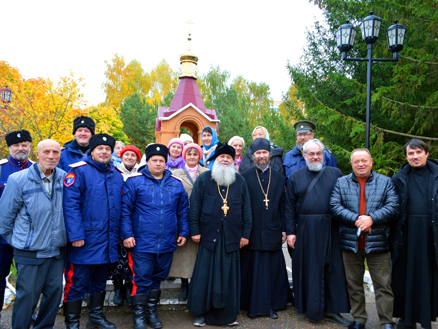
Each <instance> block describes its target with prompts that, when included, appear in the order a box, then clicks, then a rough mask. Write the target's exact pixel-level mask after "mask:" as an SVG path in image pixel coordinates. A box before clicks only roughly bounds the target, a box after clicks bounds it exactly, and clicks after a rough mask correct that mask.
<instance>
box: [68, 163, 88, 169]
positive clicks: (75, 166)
mask: <svg viewBox="0 0 438 329" xmlns="http://www.w3.org/2000/svg"><path fill="white" fill-rule="evenodd" d="M86 164H87V163H86V162H85V161H79V162H76V163H72V164H71V165H69V167H72V168H77V167H82V166H85V165H86Z"/></svg>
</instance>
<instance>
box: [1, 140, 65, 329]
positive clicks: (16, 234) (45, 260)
mask: <svg viewBox="0 0 438 329" xmlns="http://www.w3.org/2000/svg"><path fill="white" fill-rule="evenodd" d="M60 156H61V147H60V146H59V143H58V142H56V141H54V140H50V139H47V140H44V141H41V142H40V143H39V144H38V149H37V152H36V157H37V158H38V162H36V163H34V164H33V165H32V166H31V167H29V168H28V169H25V170H22V171H19V172H17V173H14V174H12V175H10V176H9V178H8V182H7V184H6V188H5V190H4V193H3V195H2V197H1V199H0V209H1V210H2V213H1V215H0V234H1V235H2V236H3V237H4V238H5V240H6V241H7V242H8V243H9V244H10V245H11V246H12V247H13V248H14V257H15V263H16V266H17V274H18V276H17V284H16V288H17V297H16V299H15V303H14V309H13V312H12V328H14V329H15V328H17V329H21V328H29V327H30V325H31V318H32V313H33V312H34V310H35V307H36V305H37V303H38V299H39V297H40V295H41V294H43V297H42V299H41V304H40V309H39V313H38V317H37V319H36V321H35V324H34V326H33V328H52V327H53V326H54V324H55V318H56V313H57V310H58V307H59V302H60V300H61V294H62V273H63V269H64V246H65V245H66V243H67V235H66V231H65V225H64V213H63V207H62V200H63V181H64V177H65V175H66V173H65V171H63V170H62V169H60V168H56V166H57V164H58V162H59V158H60Z"/></svg>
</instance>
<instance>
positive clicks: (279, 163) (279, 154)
mask: <svg viewBox="0 0 438 329" xmlns="http://www.w3.org/2000/svg"><path fill="white" fill-rule="evenodd" d="M257 138H266V139H267V140H269V133H268V130H267V129H266V128H265V127H262V126H257V127H255V128H254V130H253V131H252V140H253V141H254V140H256V139H257ZM269 141H270V140H269ZM270 143H271V151H270V152H269V165H270V166H271V167H272V169H274V170H277V171H279V172H280V173H281V174H282V175H283V176H284V168H283V148H282V147H280V146H277V145H274V143H273V142H272V141H270ZM253 153H254V152H253V151H252V149H251V145H250V146H248V150H247V151H246V154H245V156H244V157H243V160H242V162H241V163H240V167H239V171H240V172H244V171H245V170H248V169H250V168H252V167H254V162H253Z"/></svg>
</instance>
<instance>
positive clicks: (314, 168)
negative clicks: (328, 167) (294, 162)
mask: <svg viewBox="0 0 438 329" xmlns="http://www.w3.org/2000/svg"><path fill="white" fill-rule="evenodd" d="M322 167H323V165H322V163H321V162H318V163H317V164H314V163H312V162H307V168H309V170H310V171H316V172H318V171H321V169H322Z"/></svg>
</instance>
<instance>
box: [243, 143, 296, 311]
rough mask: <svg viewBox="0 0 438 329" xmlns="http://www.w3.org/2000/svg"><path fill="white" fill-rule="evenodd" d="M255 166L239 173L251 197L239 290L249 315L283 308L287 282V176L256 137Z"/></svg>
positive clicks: (268, 149) (253, 147)
mask: <svg viewBox="0 0 438 329" xmlns="http://www.w3.org/2000/svg"><path fill="white" fill-rule="evenodd" d="M251 147H252V150H253V152H254V153H253V161H254V167H252V168H251V169H248V170H246V171H245V172H243V173H242V174H241V175H242V176H243V178H245V180H246V183H247V184H248V190H249V194H250V197H251V210H252V229H251V237H250V238H249V244H248V246H246V247H245V248H242V250H241V251H240V266H241V267H240V268H241V277H242V290H241V295H240V308H241V309H243V310H248V316H249V317H255V316H257V315H269V316H270V317H271V319H277V318H278V314H277V313H276V312H275V310H281V309H285V308H286V307H287V299H288V294H289V291H290V290H289V282H288V278H287V272H286V263H285V261H284V256H283V251H282V248H281V245H282V244H283V243H284V242H285V241H286V227H285V222H284V206H285V191H284V187H285V183H286V178H285V177H284V176H283V175H282V174H281V173H280V172H278V171H276V170H273V169H272V168H271V167H270V165H269V152H270V149H271V146H270V143H269V141H268V140H267V139H265V138H259V139H256V140H255V141H254V142H253V143H252V145H251Z"/></svg>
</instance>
